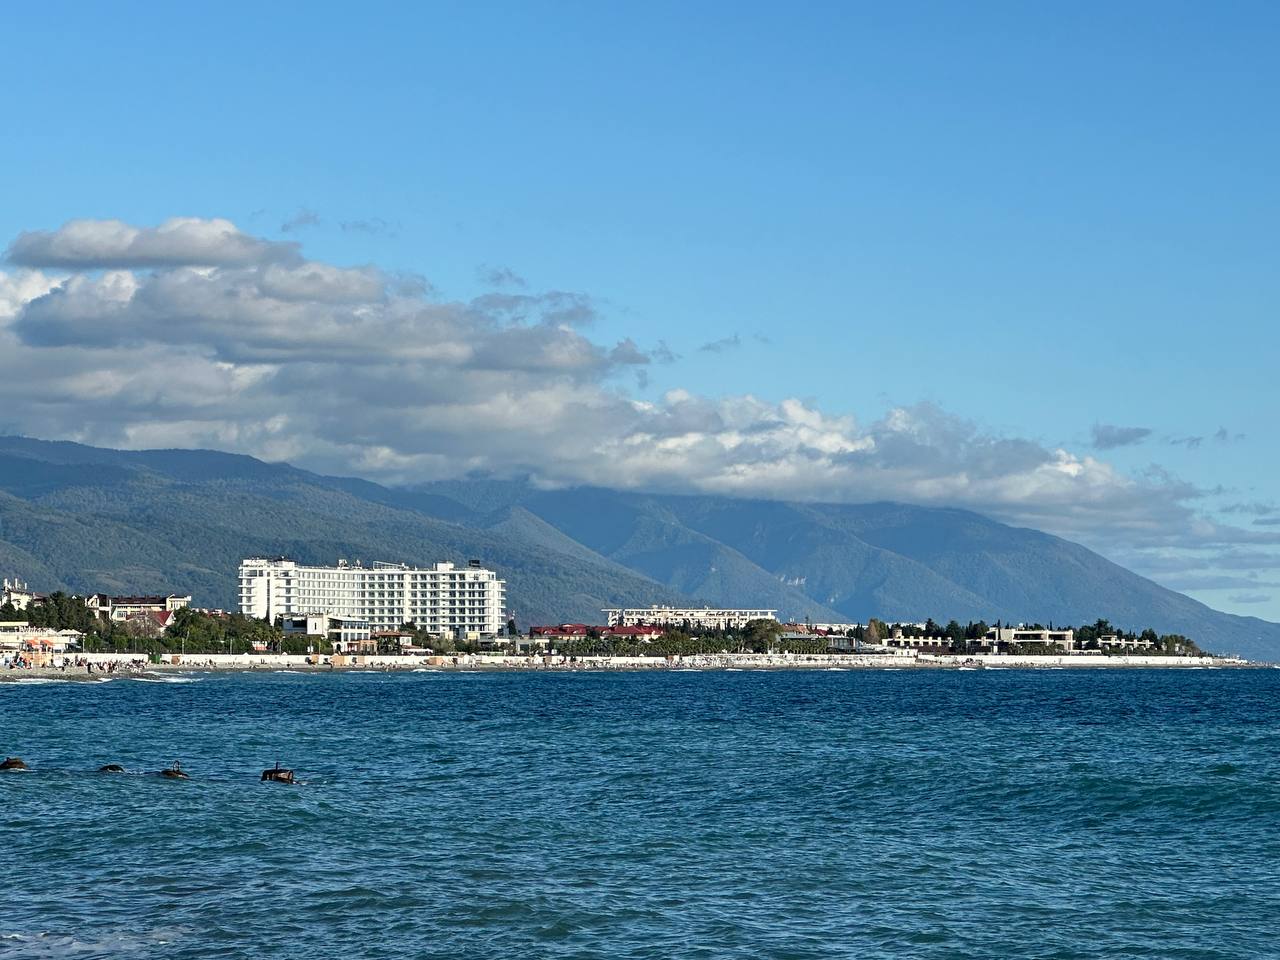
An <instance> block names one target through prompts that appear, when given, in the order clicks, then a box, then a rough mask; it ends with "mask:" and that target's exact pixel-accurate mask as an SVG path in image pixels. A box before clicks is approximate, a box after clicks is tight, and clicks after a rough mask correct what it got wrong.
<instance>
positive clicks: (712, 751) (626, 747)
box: [0, 670, 1280, 960]
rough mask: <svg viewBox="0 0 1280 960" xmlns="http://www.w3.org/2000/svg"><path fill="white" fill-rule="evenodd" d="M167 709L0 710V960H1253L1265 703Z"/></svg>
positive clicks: (752, 676)
mask: <svg viewBox="0 0 1280 960" xmlns="http://www.w3.org/2000/svg"><path fill="white" fill-rule="evenodd" d="M176 679H181V680H184V681H187V682H148V681H139V680H129V679H117V680H112V681H110V682H105V683H47V684H39V683H35V684H28V683H19V684H0V753H7V754H12V755H18V756H21V757H23V758H24V759H26V760H27V762H28V763H30V764H31V766H32V767H33V770H32V771H31V772H28V773H17V774H6V775H3V776H0V823H3V844H2V845H0V896H2V897H3V900H0V904H2V906H0V958H16V957H60V956H74V957H117V956H126V957H138V958H146V957H165V958H184V957H241V956H243V957H257V956H274V957H316V958H330V957H332V958H346V957H378V958H437V957H438V958H467V957H476V958H517V957H518V958H537V957H548V958H589V957H634V958H659V957H661V958H665V957H681V958H684V957H690V958H700V957H705V958H720V957H724V958H754V957H760V958H765V957H768V958H775V957H776V958H797V960H798V958H819V957H822V958H826V957H851V958H854V957H856V958H873V957H911V958H915V957H920V958H959V957H973V958H1005V957H1019V958H1021V957H1027V958H1031V957H1035V958H1042V957H1043V958H1048V957H1057V958H1077V957H1079V958H1087V957H1159V958H1197V960H1198V958H1206V960H1207V958H1227V957H1232V958H1251V960H1252V958H1259V957H1275V956H1280V671H1274V670H1250V671H1236V670H1216V671H1215V670H1199V671H1175V670H1151V671H1138V670H1134V671H1097V672H1091V671H1085V670H1079V671H1077V670H1063V671H1037V672H1030V671H1028V672H1023V671H1012V670H1011V671H984V672H972V673H970V672H963V673H962V672H941V671H936V672H935V671H931V672H925V671H918V672H916V671H899V672H892V671H890V672H883V671H848V672H820V671H818V672H785V673H753V672H743V673H661V674H616V673H611V674H602V673H574V674H570V673H538V674H468V673H431V674H421V673H419V674H394V675H393V674H377V673H368V674H345V675H323V676H299V675H288V674H271V675H249V676H245V675H237V676H225V675H224V676H211V675H202V674H191V675H188V676H185V677H181V678H176ZM175 758H180V759H181V760H182V761H183V764H184V767H185V768H186V769H187V770H188V771H189V772H190V774H191V778H192V779H191V780H190V781H189V782H170V781H165V780H161V779H159V778H156V777H153V776H141V775H114V776H113V775H107V774H96V773H91V772H89V771H92V770H94V769H95V768H96V767H97V766H99V765H100V764H103V763H106V762H109V761H116V762H120V763H123V764H125V765H126V766H127V767H128V768H129V769H131V770H137V771H145V770H156V769H158V768H159V767H161V766H163V765H165V764H166V763H167V762H169V761H171V760H173V759H175ZM277 759H279V760H281V761H282V762H283V763H284V765H285V766H289V767H293V768H295V769H296V770H297V771H298V774H299V776H300V777H302V778H304V779H305V780H306V781H307V782H306V783H305V785H301V786H295V787H287V786H281V785H272V784H263V783H260V782H258V775H259V773H260V772H261V770H262V769H263V768H264V767H268V766H271V765H272V764H273V763H274V762H275V761H276V760H277Z"/></svg>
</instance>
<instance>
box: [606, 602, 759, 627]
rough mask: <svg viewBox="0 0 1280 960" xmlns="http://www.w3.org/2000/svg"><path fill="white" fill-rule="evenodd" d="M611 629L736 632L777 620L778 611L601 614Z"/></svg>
mask: <svg viewBox="0 0 1280 960" xmlns="http://www.w3.org/2000/svg"><path fill="white" fill-rule="evenodd" d="M602 612H603V613H604V615H605V619H606V620H607V621H608V624H609V626H611V627H683V626H686V625H687V626H689V627H693V628H697V629H701V630H734V629H737V628H739V627H744V626H746V625H747V624H748V623H750V622H751V621H752V620H777V619H778V611H777V610H764V609H730V608H715V607H629V608H625V609H606V610H604V611H602Z"/></svg>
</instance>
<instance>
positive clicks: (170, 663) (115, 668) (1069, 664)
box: [0, 654, 1272, 683]
mask: <svg viewBox="0 0 1280 960" xmlns="http://www.w3.org/2000/svg"><path fill="white" fill-rule="evenodd" d="M352 660H353V661H354V662H350V663H341V664H332V665H331V664H324V663H321V664H316V663H311V662H308V658H306V657H303V656H293V655H288V654H277V655H252V654H246V655H236V656H232V655H227V654H211V655H197V656H190V657H182V656H178V655H170V656H169V658H167V659H162V660H161V661H160V662H158V663H150V662H148V663H146V664H145V665H140V664H138V658H137V655H128V654H114V655H112V654H107V655H102V657H101V658H99V657H97V656H95V657H92V658H91V659H90V662H91V663H92V664H93V665H94V670H93V672H92V673H90V672H89V670H88V668H87V667H86V666H83V665H76V666H73V665H67V666H66V667H65V668H60V667H27V668H16V669H4V670H0V683H6V682H9V683H12V682H20V681H22V680H38V681H44V682H54V681H61V680H65V681H80V682H91V683H93V682H105V681H109V680H128V679H135V680H136V679H142V680H147V679H151V680H164V679H170V680H171V681H172V679H174V675H176V674H191V673H211V674H231V673H291V674H302V675H312V674H321V675H323V674H334V673H468V672H469V673H477V672H484V673H547V672H553V673H608V672H619V671H622V672H631V673H636V672H666V673H689V672H698V673H705V672H753V671H754V672H760V671H766V672H768V671H780V670H816V671H819V672H822V671H833V672H844V671H849V670H931V671H932V670H947V671H974V672H981V671H986V670H1066V669H1088V670H1142V669H1166V670H1217V669H1265V668H1268V667H1270V666H1272V664H1266V663H1255V662H1252V661H1247V660H1239V659H1233V658H1226V657H1154V656H1136V655H1124V654H1121V655H1115V656H1079V655H1076V656H1071V655H1065V654H1064V655H1025V656H1019V655H1012V654H975V655H971V656H963V655H960V654H954V655H953V654H917V655H914V656H913V655H902V654H830V655H817V654H803V655H801V654H795V655H791V654H708V655H700V656H693V657H682V658H673V659H671V660H668V659H666V658H659V657H577V658H574V659H572V660H571V659H569V658H566V657H547V656H533V657H515V656H504V655H484V654H467V655H458V656H449V657H436V656H433V657H358V658H352Z"/></svg>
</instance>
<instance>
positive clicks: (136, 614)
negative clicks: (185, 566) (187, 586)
mask: <svg viewBox="0 0 1280 960" xmlns="http://www.w3.org/2000/svg"><path fill="white" fill-rule="evenodd" d="M84 605H85V606H86V607H88V608H89V609H90V610H91V611H92V612H93V613H94V614H96V615H97V616H99V617H104V618H106V619H107V620H111V621H113V622H115V623H124V622H125V621H126V620H133V619H138V618H142V617H146V616H147V615H148V614H156V613H159V614H173V613H176V612H177V611H178V610H181V609H182V608H184V607H189V606H191V595H190V594H188V595H186V596H180V595H178V594H176V593H170V594H166V595H164V596H160V595H156V596H132V597H113V596H111V595H110V594H106V593H92V594H90V595H89V596H87V597H85V598H84ZM164 619H172V618H171V617H169V618H164Z"/></svg>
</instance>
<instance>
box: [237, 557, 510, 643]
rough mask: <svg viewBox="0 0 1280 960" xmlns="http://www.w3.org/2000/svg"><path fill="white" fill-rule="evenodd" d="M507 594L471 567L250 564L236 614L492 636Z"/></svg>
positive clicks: (494, 578)
mask: <svg viewBox="0 0 1280 960" xmlns="http://www.w3.org/2000/svg"><path fill="white" fill-rule="evenodd" d="M506 594H507V584H506V581H505V580H499V579H498V575H497V574H496V573H494V572H493V571H492V570H485V569H483V568H482V567H480V565H479V564H478V563H475V562H474V561H473V562H472V563H471V564H469V565H467V566H465V567H455V566H454V565H453V564H452V563H437V564H433V565H432V566H430V567H411V566H408V565H407V564H403V563H375V564H374V565H373V566H371V567H365V566H362V565H361V564H359V563H355V564H351V563H347V562H346V561H345V560H339V561H338V563H337V565H336V566H332V567H312V566H306V565H304V564H300V563H296V562H294V561H293V560H287V559H284V558H279V559H275V560H270V559H266V558H263V557H251V558H249V559H246V560H244V561H242V562H241V564H240V612H241V613H243V614H244V615H245V616H249V617H258V618H259V619H264V620H270V621H272V622H273V623H274V622H275V620H276V618H277V617H305V616H307V615H309V614H323V615H326V616H332V617H346V618H350V619H356V620H364V621H367V622H368V624H369V627H370V628H371V629H372V630H394V629H396V628H397V627H399V626H400V625H401V624H403V623H413V624H415V625H416V626H418V627H419V628H420V629H424V630H427V631H429V632H431V633H434V634H436V635H438V636H446V635H447V636H470V635H478V636H496V635H497V634H498V633H500V632H501V631H502V630H503V628H504V627H505V625H506V624H505V621H504V620H503V615H504V613H505V612H506V606H507V595H506Z"/></svg>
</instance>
